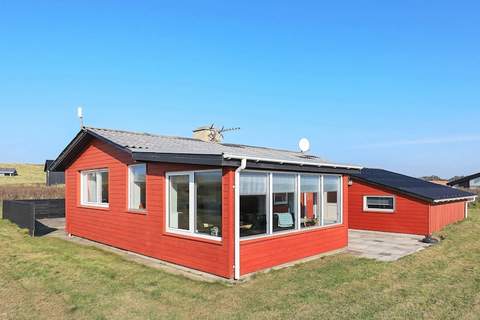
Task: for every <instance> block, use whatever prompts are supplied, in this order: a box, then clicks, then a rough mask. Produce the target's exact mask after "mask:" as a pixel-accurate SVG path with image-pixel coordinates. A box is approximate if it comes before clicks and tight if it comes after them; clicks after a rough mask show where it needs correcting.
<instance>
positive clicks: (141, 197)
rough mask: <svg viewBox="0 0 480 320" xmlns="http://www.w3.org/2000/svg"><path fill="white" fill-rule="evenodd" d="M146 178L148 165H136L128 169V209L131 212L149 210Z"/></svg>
mask: <svg viewBox="0 0 480 320" xmlns="http://www.w3.org/2000/svg"><path fill="white" fill-rule="evenodd" d="M146 177H147V165H146V164H135V165H131V166H129V167H128V193H129V195H128V208H129V209H130V210H145V209H146V208H147V195H146V194H147V190H146Z"/></svg>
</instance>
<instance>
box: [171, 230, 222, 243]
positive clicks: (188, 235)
mask: <svg viewBox="0 0 480 320" xmlns="http://www.w3.org/2000/svg"><path fill="white" fill-rule="evenodd" d="M166 233H167V234H171V235H177V236H183V237H186V238H197V239H203V240H209V241H215V242H222V238H221V237H214V236H209V235H207V234H200V233H193V232H189V231H181V230H178V229H170V228H168V229H167V232H166Z"/></svg>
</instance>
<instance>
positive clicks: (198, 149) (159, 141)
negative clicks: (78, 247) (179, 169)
mask: <svg viewBox="0 0 480 320" xmlns="http://www.w3.org/2000/svg"><path fill="white" fill-rule="evenodd" d="M88 137H94V138H97V139H100V140H103V141H106V142H108V143H110V144H113V145H114V146H116V147H117V148H119V149H121V150H123V151H127V152H129V153H130V154H132V157H133V159H134V160H137V161H165V162H178V163H196V164H219V165H232V166H234V165H236V164H237V163H238V162H239V159H243V158H246V159H247V160H248V161H249V166H248V167H249V168H253V167H255V168H260V169H268V168H272V166H273V164H274V163H275V164H276V165H277V166H278V165H282V166H284V167H283V169H284V170H292V167H302V168H304V170H303V171H307V170H310V171H311V170H314V169H312V168H317V169H318V168H322V170H323V168H327V169H328V170H344V171H345V170H353V171H355V172H356V171H358V170H359V169H360V168H361V167H358V166H354V165H348V164H337V163H333V162H330V161H327V160H325V159H322V158H320V157H318V156H315V155H310V154H308V155H307V154H303V153H301V152H294V151H288V150H280V149H273V148H265V147H256V146H248V145H241V144H230V143H214V142H205V141H202V140H198V139H193V138H184V137H172V136H162V135H155V134H150V133H139V132H130V131H122V130H112V129H100V128H91V127H85V128H83V129H82V130H81V131H80V132H79V134H78V135H77V137H76V138H75V139H74V140H73V141H72V142H71V143H70V144H69V145H68V146H67V148H65V150H64V151H63V152H62V154H60V156H59V157H58V158H57V159H56V160H55V162H54V163H53V164H52V167H51V169H52V170H63V169H65V167H66V165H67V162H68V161H72V159H73V157H74V154H75V153H76V152H78V150H80V149H81V148H82V147H83V146H85V144H86V143H87V142H86V141H85V140H86V139H87V138H88ZM67 158H68V159H67ZM268 166H269V167H268ZM305 168H308V169H305ZM317 169H315V170H317Z"/></svg>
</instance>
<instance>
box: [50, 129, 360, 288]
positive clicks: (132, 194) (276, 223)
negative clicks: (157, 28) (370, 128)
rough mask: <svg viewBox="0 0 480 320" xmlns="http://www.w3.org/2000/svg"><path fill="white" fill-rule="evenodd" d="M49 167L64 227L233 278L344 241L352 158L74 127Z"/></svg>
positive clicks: (339, 247)
mask: <svg viewBox="0 0 480 320" xmlns="http://www.w3.org/2000/svg"><path fill="white" fill-rule="evenodd" d="M205 130H208V129H205ZM201 133H202V132H198V130H197V131H196V132H195V134H196V135H197V136H198V137H205V136H208V134H201ZM50 169H51V170H59V171H65V182H66V231H67V232H68V233H70V234H72V235H75V236H79V237H83V238H87V239H91V240H94V241H97V242H101V243H105V244H108V245H111V246H114V247H118V248H122V249H125V250H130V251H133V252H137V253H140V254H143V255H146V256H150V257H154V258H157V259H161V260H164V261H168V262H171V263H175V264H178V265H182V266H185V267H188V268H192V269H196V270H201V271H204V272H207V273H211V274H215V275H218V276H221V277H225V278H235V279H239V278H240V277H241V276H245V275H247V274H250V273H253V272H256V271H260V270H264V269H268V268H271V267H275V266H279V265H282V264H286V263H290V262H293V261H296V260H300V259H303V258H306V257H311V256H316V255H319V254H323V253H327V252H333V251H338V250H343V249H345V248H346V247H347V245H348V220H347V218H348V197H349V195H348V192H347V191H348V175H350V174H353V173H357V172H359V169H361V168H360V167H357V166H353V165H341V164H335V163H330V162H327V161H324V160H322V159H320V158H318V157H315V156H312V155H305V154H303V153H300V152H292V151H284V150H277V149H269V148H262V147H252V146H245V145H236V144H226V143H215V142H205V141H202V140H200V139H191V138H181V137H167V136H158V135H152V134H146V133H134V132H126V131H118V130H109V129H97V128H84V129H82V130H81V131H80V132H79V133H78V135H77V136H76V137H75V138H74V139H73V141H72V142H71V143H70V144H69V145H68V146H67V147H66V149H65V150H64V151H63V152H62V153H61V154H60V156H59V157H58V158H57V159H56V160H55V161H54V163H53V164H52V165H51V167H50Z"/></svg>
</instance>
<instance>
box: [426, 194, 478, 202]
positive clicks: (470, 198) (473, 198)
mask: <svg viewBox="0 0 480 320" xmlns="http://www.w3.org/2000/svg"><path fill="white" fill-rule="evenodd" d="M476 198H477V196H471V197H459V198H450V199H438V200H433V203H442V202H449V201H458V200H467V201H475V199H476Z"/></svg>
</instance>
